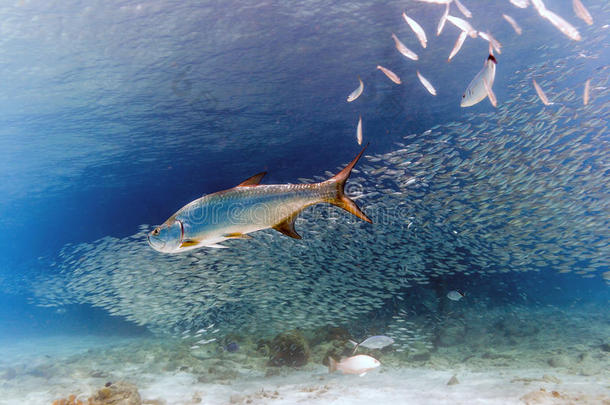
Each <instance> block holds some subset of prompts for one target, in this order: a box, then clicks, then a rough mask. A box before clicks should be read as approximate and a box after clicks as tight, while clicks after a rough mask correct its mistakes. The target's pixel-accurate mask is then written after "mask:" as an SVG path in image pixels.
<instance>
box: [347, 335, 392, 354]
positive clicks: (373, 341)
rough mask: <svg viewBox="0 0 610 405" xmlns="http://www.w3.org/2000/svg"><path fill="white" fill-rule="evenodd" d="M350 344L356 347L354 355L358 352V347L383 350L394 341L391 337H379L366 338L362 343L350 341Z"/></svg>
mask: <svg viewBox="0 0 610 405" xmlns="http://www.w3.org/2000/svg"><path fill="white" fill-rule="evenodd" d="M350 343H351V344H353V345H354V353H356V350H358V347H360V346H362V347H366V348H367V349H383V348H384V347H386V346H389V345H391V344H392V343H394V339H392V338H391V337H389V336H383V335H377V336H371V337H369V338H366V339H365V340H363V341H362V343H358V342H355V341H353V340H350Z"/></svg>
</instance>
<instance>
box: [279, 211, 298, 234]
mask: <svg viewBox="0 0 610 405" xmlns="http://www.w3.org/2000/svg"><path fill="white" fill-rule="evenodd" d="M297 214H298V213H297ZM297 214H293V215H291V216H289V217H288V218H286V219H285V220H283V221H282V222H280V223H278V224H276V225H274V226H273V227H272V228H273V229H275V230H276V231H278V232H281V233H283V234H284V235H286V236H290V237H291V238H295V239H301V235H299V234H298V233H297V231H295V230H294V220H295V219H296V218H297Z"/></svg>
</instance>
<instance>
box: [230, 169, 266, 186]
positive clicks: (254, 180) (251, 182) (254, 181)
mask: <svg viewBox="0 0 610 405" xmlns="http://www.w3.org/2000/svg"><path fill="white" fill-rule="evenodd" d="M265 174H267V172H260V173H258V174H255V175H254V176H252V177H248V178H247V179H246V180H244V181H242V182H241V183H239V184H238V185H237V187H253V186H258V184H259V183H260V182H261V180H262V178H263V177H265Z"/></svg>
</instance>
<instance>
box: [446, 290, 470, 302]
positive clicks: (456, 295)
mask: <svg viewBox="0 0 610 405" xmlns="http://www.w3.org/2000/svg"><path fill="white" fill-rule="evenodd" d="M465 296H466V294H462V293H461V292H459V291H456V290H453V291H449V292H448V293H447V298H449V299H450V300H451V301H459V300H461V299H462V298H464V297H465Z"/></svg>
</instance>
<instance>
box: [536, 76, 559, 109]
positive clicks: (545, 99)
mask: <svg viewBox="0 0 610 405" xmlns="http://www.w3.org/2000/svg"><path fill="white" fill-rule="evenodd" d="M532 83H534V88H535V89H536V93H538V97H540V101H542V104H544V105H551V104H554V103H552V102H550V101H549V98H548V97H547V96H546V94H545V93H544V90H542V87H540V85H539V84H538V82H536V79H532Z"/></svg>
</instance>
